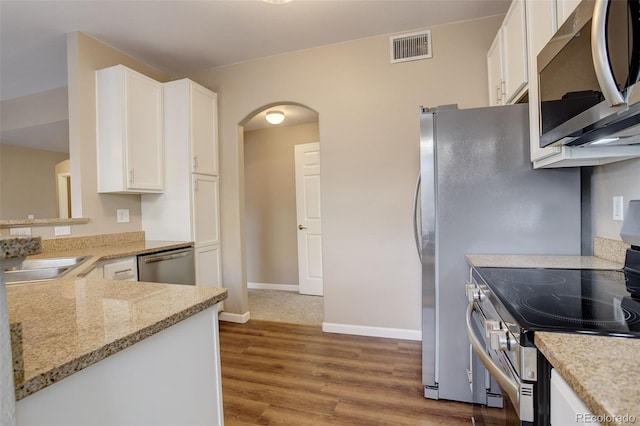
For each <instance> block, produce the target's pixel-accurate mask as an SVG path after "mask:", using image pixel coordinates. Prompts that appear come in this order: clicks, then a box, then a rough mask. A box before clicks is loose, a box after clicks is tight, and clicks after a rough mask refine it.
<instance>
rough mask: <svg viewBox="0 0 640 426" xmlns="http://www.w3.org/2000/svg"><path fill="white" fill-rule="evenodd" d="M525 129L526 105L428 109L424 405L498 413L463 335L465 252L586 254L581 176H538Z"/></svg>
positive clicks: (422, 244)
mask: <svg viewBox="0 0 640 426" xmlns="http://www.w3.org/2000/svg"><path fill="white" fill-rule="evenodd" d="M528 121H529V120H528V112H527V105H509V106H499V107H487V108H475V109H457V107H455V106H447V107H438V108H432V109H426V108H422V109H421V114H420V133H421V134H420V182H421V185H419V188H420V189H419V190H417V192H416V195H417V196H416V200H417V208H416V211H417V212H418V214H417V216H419V217H418V219H417V226H416V229H417V231H418V234H417V235H418V237H417V244H418V248H419V249H420V251H421V257H422V305H423V307H422V345H423V347H422V381H423V384H424V386H425V397H427V398H432V399H448V400H455V401H465V402H475V403H480V404H486V405H492V406H500V405H501V399H500V397H499V396H497V394H499V392H500V390H499V388H498V387H497V386H496V385H495V384H493V383H491V382H492V381H491V379H490V378H489V376H488V374H486V372H485V370H484V367H482V365H481V364H480V363H479V362H477V361H475V362H474V361H473V355H471V353H472V352H471V351H470V347H469V341H468V339H467V336H466V332H465V330H466V328H465V310H466V307H467V303H468V302H467V298H466V296H465V283H466V282H467V281H468V280H469V266H468V265H467V263H466V261H465V257H464V255H465V254H466V253H473V254H565V255H579V254H580V244H581V241H580V240H581V238H580V228H581V225H580V208H581V206H580V196H581V193H580V173H579V169H578V168H569V169H544V170H534V169H533V168H532V164H531V161H530V157H529V124H528ZM418 194H419V196H418ZM420 234H421V235H420ZM470 365H473V368H474V373H473V376H474V388H473V389H472V388H471V386H470V383H469V377H468V372H469V370H470V369H471V368H470ZM478 369H481V370H482V371H483V372H484V373H483V374H484V376H485V377H486V379H485V381H484V383H481V384H480V385H478V380H477V379H476V377H479V376H478V374H479V371H478Z"/></svg>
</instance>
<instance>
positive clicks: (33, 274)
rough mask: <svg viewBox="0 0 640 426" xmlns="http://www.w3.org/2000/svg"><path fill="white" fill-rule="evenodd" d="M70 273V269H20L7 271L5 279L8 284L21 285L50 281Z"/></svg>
mask: <svg viewBox="0 0 640 426" xmlns="http://www.w3.org/2000/svg"><path fill="white" fill-rule="evenodd" d="M67 272H69V268H68V267H67V268H40V269H18V270H15V271H5V273H4V278H5V281H6V283H7V284H19V283H26V282H33V281H48V280H53V279H56V278H59V277H61V276H62V275H64V274H65V273H67Z"/></svg>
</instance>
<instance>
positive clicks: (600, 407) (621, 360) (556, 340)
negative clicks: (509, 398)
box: [535, 332, 640, 425]
mask: <svg viewBox="0 0 640 426" xmlns="http://www.w3.org/2000/svg"><path fill="white" fill-rule="evenodd" d="M535 341H536V346H537V347H538V349H540V351H541V352H542V353H543V354H544V356H545V357H546V358H547V360H549V362H550V363H551V365H552V366H553V368H555V369H556V370H557V371H558V373H560V375H561V376H562V378H563V379H564V380H565V381H566V382H567V383H568V384H569V385H570V386H571V387H572V388H573V390H574V391H575V392H576V394H577V395H578V396H579V397H580V399H582V401H583V402H584V403H585V405H586V406H587V407H588V408H589V410H591V413H592V414H594V415H596V416H602V418H603V419H606V420H607V421H604V422H602V424H603V425H618V424H632V423H640V398H639V397H638V392H639V390H640V365H639V362H640V339H633V338H625V337H610V336H593V335H584V334H567V333H547V332H536V333H535ZM625 416H626V418H627V419H629V421H628V422H627V423H623V420H624V419H625ZM630 416H634V418H635V421H632V419H631V417H630ZM616 420H621V421H616Z"/></svg>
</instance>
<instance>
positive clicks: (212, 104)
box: [184, 80, 218, 176]
mask: <svg viewBox="0 0 640 426" xmlns="http://www.w3.org/2000/svg"><path fill="white" fill-rule="evenodd" d="M184 84H187V85H188V86H189V88H188V90H189V93H190V105H188V107H189V108H190V110H191V129H190V134H191V151H192V153H193V155H192V172H193V173H202V174H206V175H214V176H217V175H218V131H217V129H218V125H217V117H218V111H217V102H218V98H217V96H218V95H216V94H215V93H213V92H212V91H210V90H208V89H206V88H204V87H202V86H200V85H198V84H196V83H194V82H192V81H188V80H187V81H186V82H185V83H184Z"/></svg>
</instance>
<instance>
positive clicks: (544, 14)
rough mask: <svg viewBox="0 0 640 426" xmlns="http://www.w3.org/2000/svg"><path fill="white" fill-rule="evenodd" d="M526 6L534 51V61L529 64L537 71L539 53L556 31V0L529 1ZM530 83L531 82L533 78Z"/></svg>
mask: <svg viewBox="0 0 640 426" xmlns="http://www.w3.org/2000/svg"><path fill="white" fill-rule="evenodd" d="M526 6H527V10H526V14H527V37H529V38H531V40H530V44H529V46H530V49H531V50H532V53H533V56H532V62H531V63H530V65H529V66H530V67H531V68H533V70H534V72H536V66H537V65H536V63H537V56H538V53H540V51H541V50H542V48H543V47H544V46H545V45H546V44H547V42H548V41H549V40H551V36H553V34H554V33H555V32H556V28H557V26H556V19H555V12H556V1H555V0H535V1H527V2H526ZM529 84H531V80H530V83H529Z"/></svg>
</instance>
